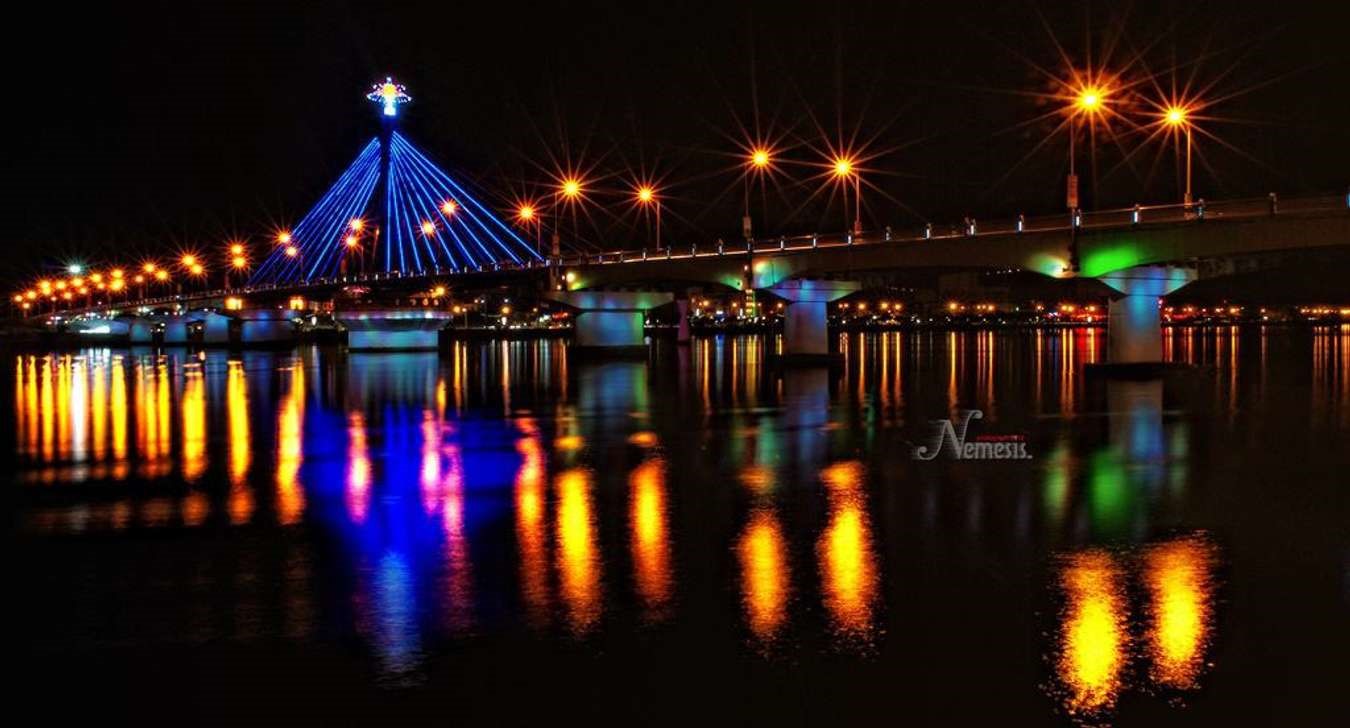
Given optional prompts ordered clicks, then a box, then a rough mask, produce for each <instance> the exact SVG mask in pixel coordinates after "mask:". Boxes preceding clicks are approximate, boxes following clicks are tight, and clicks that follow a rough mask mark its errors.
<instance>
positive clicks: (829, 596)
mask: <svg viewBox="0 0 1350 728" xmlns="http://www.w3.org/2000/svg"><path fill="white" fill-rule="evenodd" d="M820 477H821V480H822V481H824V483H825V488H826V494H827V497H828V498H829V502H830V520H829V524H828V525H827V526H826V528H825V531H824V533H822V534H821V535H820V541H819V542H818V543H817V544H816V552H817V556H818V558H819V559H820V577H821V591H822V595H823V598H824V602H825V608H826V609H827V610H828V611H829V614H830V619H831V621H832V622H833V624H834V627H835V629H837V630H839V631H840V632H841V633H844V634H846V635H849V636H852V637H864V636H866V635H867V634H868V633H869V632H870V631H871V628H872V608H873V602H874V600H875V598H876V594H877V567H876V556H875V554H874V553H873V551H872V528H871V523H870V520H869V518H868V515H867V500H866V496H865V493H864V492H863V489H862V482H863V468H862V464H861V463H859V462H857V461H849V462H842V463H835V464H834V465H831V466H829V467H828V468H826V469H825V470H823V471H821V476H820Z"/></svg>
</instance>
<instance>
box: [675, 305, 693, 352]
mask: <svg viewBox="0 0 1350 728" xmlns="http://www.w3.org/2000/svg"><path fill="white" fill-rule="evenodd" d="M675 310H676V311H677V312H678V313H679V317H680V318H679V321H678V323H677V324H676V327H675V343H677V344H688V343H689V340H690V338H691V336H692V334H691V333H690V330H689V299H687V298H679V299H676V300H675Z"/></svg>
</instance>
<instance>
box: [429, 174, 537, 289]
mask: <svg viewBox="0 0 1350 728" xmlns="http://www.w3.org/2000/svg"><path fill="white" fill-rule="evenodd" d="M419 164H422V170H423V171H424V172H425V173H426V174H427V176H428V177H429V178H430V179H431V180H432V182H433V183H434V184H435V185H436V186H438V187H439V188H440V189H441V191H442V192H444V193H445V194H447V195H449V196H450V197H452V198H453V197H456V195H455V193H454V192H453V191H451V190H450V189H449V187H447V186H446V184H445V182H444V181H442V180H447V181H448V178H446V177H445V175H444V173H442V172H441V171H440V170H439V169H436V168H435V167H429V166H427V164H426V163H425V160H423V162H420V163H419ZM456 187H458V186H457V185H456ZM460 193H461V195H460V196H462V197H464V198H466V199H467V200H468V201H469V202H471V203H472V204H473V205H475V206H476V207H479V209H482V206H481V205H479V204H478V202H477V201H476V200H473V199H472V198H471V197H468V196H467V195H464V194H463V190H462V189H460ZM460 208H461V209H462V210H463V214H464V215H466V216H467V217H468V219H469V220H470V221H471V222H473V223H474V224H475V225H477V226H478V228H479V229H480V230H481V231H482V232H483V233H485V234H486V235H487V236H488V238H490V239H491V240H492V242H494V243H496V244H497V246H498V247H500V248H502V249H503V250H506V252H507V255H509V256H510V257H511V258H512V259H513V260H515V261H516V262H520V259H519V258H517V257H516V256H515V254H514V253H512V252H511V250H510V248H508V247H507V246H506V245H504V244H503V243H502V241H501V240H500V239H498V238H497V236H496V235H495V234H494V233H493V232H492V230H491V229H490V228H488V227H487V226H486V225H484V224H483V221H482V220H480V219H479V218H478V216H477V215H475V214H474V213H473V210H472V209H471V208H469V207H468V206H467V205H460ZM489 215H490V213H489ZM492 219H493V221H494V222H496V219H495V218H492ZM465 232H466V233H467V234H468V235H470V236H471V238H472V240H473V242H474V244H475V245H477V246H478V249H479V250H481V251H482V253H483V257H484V258H485V259H486V261H487V262H488V263H492V262H494V261H495V260H496V258H495V257H494V256H493V255H492V252H491V251H489V250H488V249H487V246H485V245H483V241H482V240H481V239H480V238H479V236H478V235H477V234H476V233H475V232H474V231H473V228H472V227H470V226H469V225H467V224H466V225H465ZM513 237H514V236H513ZM517 240H518V239H517ZM521 244H522V245H524V243H523V242H522V243H521ZM476 267H477V268H478V269H479V270H482V268H483V265H482V263H479V264H478V265H477V266H476Z"/></svg>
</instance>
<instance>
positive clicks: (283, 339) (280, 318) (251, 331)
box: [230, 308, 295, 346]
mask: <svg viewBox="0 0 1350 728" xmlns="http://www.w3.org/2000/svg"><path fill="white" fill-rule="evenodd" d="M293 316H294V314H293V313H292V312H291V311H287V310H283V309H279V308H271V309H266V308H259V309H249V310H244V311H236V312H233V313H232V314H231V316H230V317H231V318H232V319H234V321H233V325H232V326H231V328H230V343H231V344H233V345H238V346H275V345H277V344H289V343H293V342H294V341H295V321H294V320H293Z"/></svg>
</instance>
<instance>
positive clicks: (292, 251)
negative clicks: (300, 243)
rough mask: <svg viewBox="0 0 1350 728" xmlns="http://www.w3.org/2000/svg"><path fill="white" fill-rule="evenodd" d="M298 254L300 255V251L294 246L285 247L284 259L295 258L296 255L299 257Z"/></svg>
mask: <svg viewBox="0 0 1350 728" xmlns="http://www.w3.org/2000/svg"><path fill="white" fill-rule="evenodd" d="M299 254H300V249H299V248H297V247H295V246H294V245H287V246H286V257H287V258H294V257H295V256H297V255H299Z"/></svg>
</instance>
